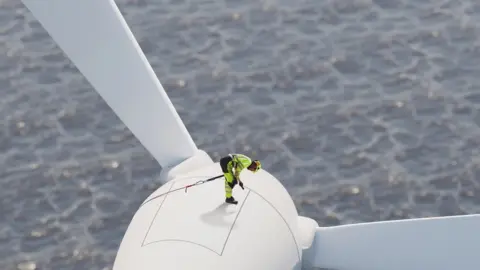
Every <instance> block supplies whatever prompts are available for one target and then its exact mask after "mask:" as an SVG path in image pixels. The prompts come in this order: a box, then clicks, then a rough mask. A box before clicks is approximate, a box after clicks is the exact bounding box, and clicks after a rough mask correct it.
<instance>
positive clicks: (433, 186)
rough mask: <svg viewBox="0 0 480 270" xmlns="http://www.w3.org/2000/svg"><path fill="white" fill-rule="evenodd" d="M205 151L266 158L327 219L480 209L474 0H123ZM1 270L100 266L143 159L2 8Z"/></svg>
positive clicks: (13, 9) (47, 48) (35, 31)
mask: <svg viewBox="0 0 480 270" xmlns="http://www.w3.org/2000/svg"><path fill="white" fill-rule="evenodd" d="M117 4H118V5H119V7H120V9H121V10H122V12H123V13H124V15H125V17H126V19H127V22H128V23H129V24H130V26H131V28H132V31H133V32H134V34H135V36H136V37H137V39H138V40H139V42H140V44H141V47H142V48H143V50H144V51H145V53H146V55H147V57H148V59H149V60H150V62H151V64H152V66H153V67H154V69H155V72H156V73H157V75H158V77H159V78H160V80H161V82H162V84H163V85H164V87H165V88H166V90H167V92H168V94H169V96H170V97H171V99H172V102H173V103H174V105H175V107H176V108H177V110H178V112H179V114H180V116H181V118H182V119H183V120H184V122H185V124H186V126H187V128H188V129H189V131H190V132H191V134H192V136H193V138H194V140H195V142H196V143H197V145H198V146H199V147H200V148H202V149H204V150H206V151H207V152H208V153H209V154H210V155H211V156H212V157H213V158H214V159H216V160H218V159H219V158H220V156H221V155H223V154H226V153H228V152H233V151H234V152H241V153H245V154H247V155H250V156H252V157H255V158H258V159H260V160H262V161H263V164H264V166H265V167H266V169H267V170H268V171H269V172H271V173H272V174H273V175H275V176H276V177H278V179H279V180H280V181H281V182H282V183H283V184H284V185H285V187H286V188H287V189H288V191H289V192H290V194H291V196H292V197H293V199H294V201H295V203H296V206H297V207H298V211H299V213H300V214H301V215H306V216H309V217H312V218H314V219H316V220H317V221H318V222H319V224H320V225H322V226H332V225H338V224H347V223H358V222H368V221H379V220H391V219H404V218H414V217H426V216H446V215H456V214H465V213H477V212H479V210H480V188H479V185H480V180H479V178H478V177H477V175H478V173H480V167H479V164H480V156H479V150H480V148H479V146H480V128H479V125H480V113H479V111H478V107H479V106H480V76H479V71H480V66H479V65H478V64H477V63H478V61H479V59H480V46H479V39H478V36H479V30H480V29H479V25H480V2H478V1H475V0H465V1H453V0H451V1H450V0H446V1H441V0H410V1H398V0H376V1H371V0H327V1H318V0H295V1H292V0H288V1H287V0H267V1H261V0H257V1H253V0H244V1H239V0H195V1H193V0H184V1H182V0H170V1H167V0H157V1H154V0H150V1H148V0H136V1H133V0H130V1H127V0H121V1H120V0H119V1H117ZM0 52H1V53H0V89H1V91H0V115H1V118H0V125H1V129H0V164H1V166H0V185H1V186H0V187H1V188H0V224H2V226H0V268H1V269H4V270H10V269H12V270H13V269H56V270H60V269H91V270H96V269H98V270H106V269H110V267H111V266H112V264H113V260H114V258H115V253H116V251H117V248H118V245H119V244H120V241H121V239H122V237H123V234H124V232H125V230H126V228H127V226H128V224H129V222H130V220H131V218H132V216H133V214H134V212H135V211H136V209H137V208H138V207H139V205H140V204H141V202H142V201H143V200H144V199H145V198H146V197H147V196H148V195H149V194H150V193H151V192H153V191H154V190H155V189H156V188H157V187H158V186H159V185H160V184H161V183H159V182H158V181H157V180H156V179H157V177H158V174H159V172H160V170H161V168H160V167H159V165H158V164H157V163H156V161H155V160H154V159H153V158H152V156H151V155H150V154H149V153H148V152H147V151H146V150H145V148H144V147H143V146H141V145H140V143H139V142H138V141H137V140H136V138H135V137H133V136H132V134H131V133H130V132H129V131H128V130H127V129H126V127H125V126H124V125H123V123H122V122H120V121H119V119H118V118H117V117H116V116H115V114H114V113H113V112H112V110H111V109H110V108H109V107H108V106H107V105H106V104H105V102H104V101H103V100H102V99H101V98H100V97H99V95H98V94H97V93H96V92H95V91H94V90H93V89H92V88H91V87H90V85H89V84H88V83H87V82H86V81H85V79H84V78H83V77H82V75H81V74H79V72H78V71H77V70H76V69H75V67H74V66H73V65H72V63H71V62H70V61H69V60H68V59H67V58H66V57H65V56H64V55H63V54H62V52H61V51H60V50H59V49H58V47H56V45H55V43H54V42H53V41H52V39H51V38H50V37H49V36H48V35H47V34H46V32H45V31H44V30H43V28H41V27H40V26H39V24H38V23H37V22H36V21H35V19H34V18H33V17H32V15H31V14H30V13H29V11H28V10H26V9H25V7H24V6H23V5H22V4H21V3H20V1H18V0H1V1H0Z"/></svg>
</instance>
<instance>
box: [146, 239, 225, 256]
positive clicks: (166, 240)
mask: <svg viewBox="0 0 480 270" xmlns="http://www.w3.org/2000/svg"><path fill="white" fill-rule="evenodd" d="M159 242H184V243H188V244H192V245H197V246H200V247H203V248H205V249H208V250H210V251H211V252H213V253H215V254H217V255H218V256H222V254H220V253H218V252H216V251H215V250H213V249H211V248H209V247H207V246H205V245H202V244H199V243H197V242H192V241H188V240H181V239H162V240H157V241H152V242H149V243H147V244H145V245H143V246H142V247H145V246H148V245H150V244H157V243H159ZM222 252H223V251H222Z"/></svg>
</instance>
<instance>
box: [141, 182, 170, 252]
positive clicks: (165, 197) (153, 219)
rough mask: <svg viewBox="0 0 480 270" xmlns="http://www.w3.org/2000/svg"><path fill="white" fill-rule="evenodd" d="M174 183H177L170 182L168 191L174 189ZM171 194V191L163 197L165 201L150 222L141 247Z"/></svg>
mask: <svg viewBox="0 0 480 270" xmlns="http://www.w3.org/2000/svg"><path fill="white" fill-rule="evenodd" d="M174 184H175V183H174V182H172V183H170V188H169V189H168V191H167V192H170V190H171V189H172V187H173V185H174ZM169 194H170V193H167V194H166V195H165V196H162V197H163V201H162V203H161V204H160V206H159V207H158V209H157V212H156V213H155V216H153V218H152V221H151V222H150V226H148V230H147V232H146V233H145V237H143V241H142V245H141V247H143V246H145V239H147V236H148V234H149V233H150V229H151V228H152V225H153V222H155V219H156V218H157V215H158V212H160V209H162V206H163V203H164V202H165V200H166V199H167V197H168V195H169ZM147 245H148V244H147Z"/></svg>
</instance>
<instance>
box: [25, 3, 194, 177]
mask: <svg viewBox="0 0 480 270" xmlns="http://www.w3.org/2000/svg"><path fill="white" fill-rule="evenodd" d="M22 2H23V4H24V5H25V6H26V7H27V8H28V9H29V10H30V11H31V12H32V14H33V15H34V17H35V18H36V19H37V20H38V21H39V22H40V24H41V25H42V26H43V27H44V28H45V30H46V31H47V32H48V33H49V34H50V36H51V37H52V38H53V39H54V41H55V42H56V43H57V44H58V45H59V47H60V48H61V49H62V50H63V51H64V52H65V54H66V55H67V56H68V57H69V58H70V59H71V60H72V62H73V63H74V64H75V65H76V67H77V68H78V69H79V70H80V72H81V73H82V74H83V75H84V76H85V78H86V79H87V80H88V81H89V82H90V84H91V85H92V86H93V87H94V88H95V90H96V91H97V92H98V93H99V94H100V96H101V97H102V98H103V99H104V100H105V102H106V103H107V104H108V105H109V106H110V108H112V110H113V111H114V112H115V113H116V114H117V115H118V117H119V118H120V119H121V120H122V121H123V123H124V124H125V125H126V126H127V127H128V128H129V130H130V131H131V132H132V133H133V134H134V135H135V136H136V137H137V139H138V140H139V141H140V142H141V143H142V144H143V145H144V146H145V148H146V149H147V150H148V151H149V152H150V153H151V154H152V155H153V156H154V157H155V159H156V160H157V161H158V162H159V163H160V165H161V166H162V167H163V168H166V167H171V166H174V165H177V164H178V163H180V162H182V161H184V160H185V159H187V158H189V157H191V156H193V155H194V154H195V152H196V151H197V147H196V145H195V143H194V141H193V140H192V138H191V136H190V134H189V133H188V131H187V129H186V128H185V126H184V124H183V122H182V120H181V119H180V117H179V116H178V114H177V112H176V110H175V108H174V107H173V105H172V103H171V101H170V99H169V98H168V96H167V94H166V92H165V90H164V89H163V87H162V85H161V84H160V82H159V80H158V78H157V77H156V75H155V73H154V71H153V69H152V67H151V66H150V64H149V63H148V61H147V59H146V57H145V55H144V53H143V52H142V51H141V49H140V46H139V45H138V43H137V41H136V39H135V37H134V36H133V34H132V32H131V31H130V29H129V27H128V25H127V23H126V22H125V20H124V18H123V16H122V15H121V13H120V11H119V10H118V8H117V6H116V4H115V2H114V1H113V0H22Z"/></svg>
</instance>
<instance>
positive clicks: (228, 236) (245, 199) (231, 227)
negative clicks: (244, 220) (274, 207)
mask: <svg viewBox="0 0 480 270" xmlns="http://www.w3.org/2000/svg"><path fill="white" fill-rule="evenodd" d="M250 191H251V190H249V191H248V193H247V195H245V198H244V199H243V202H242V205H241V206H240V209H238V213H237V215H236V216H235V219H234V220H233V223H232V226H230V230H229V231H228V235H227V238H226V239H225V243H223V248H222V251H221V252H220V256H222V255H223V251H224V250H225V247H226V246H227V242H228V238H230V234H231V233H232V230H233V227H234V226H235V222H237V219H238V217H239V216H240V212H242V209H243V205H244V204H245V202H246V201H247V199H248V195H250Z"/></svg>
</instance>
